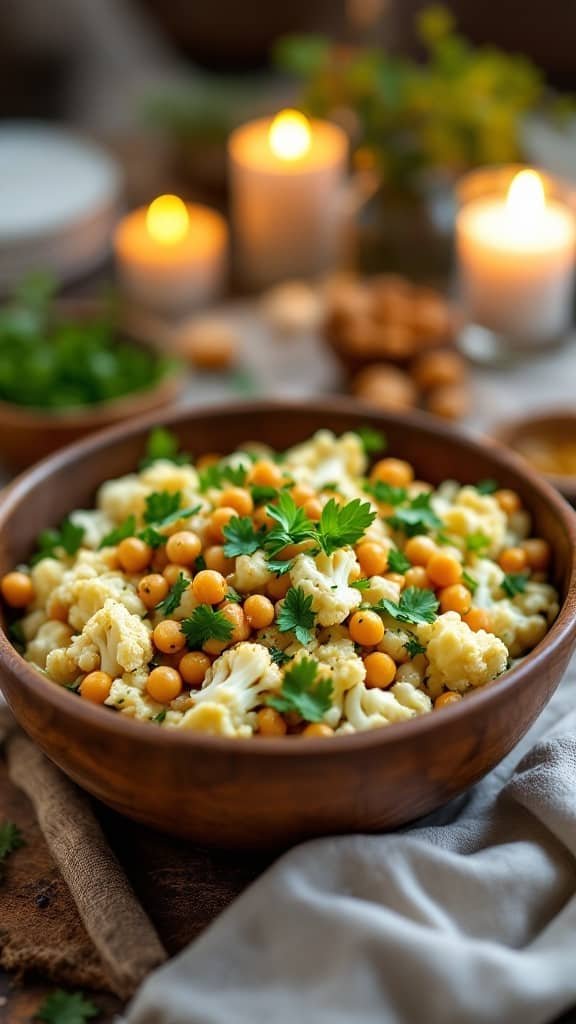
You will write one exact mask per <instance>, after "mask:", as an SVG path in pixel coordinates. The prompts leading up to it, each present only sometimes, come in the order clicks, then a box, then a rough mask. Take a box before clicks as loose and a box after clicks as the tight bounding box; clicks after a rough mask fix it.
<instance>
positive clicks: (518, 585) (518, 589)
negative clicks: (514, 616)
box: [501, 572, 530, 597]
mask: <svg viewBox="0 0 576 1024" xmlns="http://www.w3.org/2000/svg"><path fill="white" fill-rule="evenodd" d="M529 578H530V573H529V572H509V573H506V575H505V577H504V579H503V580H502V583H501V587H502V590H503V591H504V593H505V594H507V595H508V597H516V595H517V594H523V593H524V591H525V590H526V584H527V583H528V580H529Z"/></svg>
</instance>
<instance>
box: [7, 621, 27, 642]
mask: <svg viewBox="0 0 576 1024" xmlns="http://www.w3.org/2000/svg"><path fill="white" fill-rule="evenodd" d="M8 636H9V637H10V640H11V641H12V643H13V644H14V647H17V648H18V649H19V650H24V648H25V647H26V637H25V636H24V629H23V627H22V621H21V619H18V621H17V622H11V623H10V625H9V626H8Z"/></svg>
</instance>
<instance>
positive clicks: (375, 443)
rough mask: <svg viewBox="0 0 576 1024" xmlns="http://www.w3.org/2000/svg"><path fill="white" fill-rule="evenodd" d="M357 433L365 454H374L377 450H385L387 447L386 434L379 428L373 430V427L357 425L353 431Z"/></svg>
mask: <svg viewBox="0 0 576 1024" xmlns="http://www.w3.org/2000/svg"><path fill="white" fill-rule="evenodd" d="M354 433H355V434H358V437H359V438H360V441H361V443H362V447H363V449H364V453H365V455H376V454H377V453H379V452H385V451H386V448H387V447H388V441H387V440H386V435H385V434H383V433H382V431H381V430H375V429H374V428H373V427H367V426H366V427H358V430H355V431H354Z"/></svg>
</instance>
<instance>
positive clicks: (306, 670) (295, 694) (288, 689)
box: [267, 658, 333, 722]
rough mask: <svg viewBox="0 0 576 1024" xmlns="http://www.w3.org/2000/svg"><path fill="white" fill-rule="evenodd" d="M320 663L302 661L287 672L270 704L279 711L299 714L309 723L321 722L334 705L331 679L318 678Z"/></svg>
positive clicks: (303, 659)
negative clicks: (278, 691)
mask: <svg viewBox="0 0 576 1024" xmlns="http://www.w3.org/2000/svg"><path fill="white" fill-rule="evenodd" d="M317 675H318V662H317V661H314V659H313V658H302V659H301V660H300V661H298V662H297V663H296V664H295V665H293V666H292V668H289V669H287V670H286V673H285V675H284V679H283V680H282V689H281V691H280V693H279V694H277V695H274V696H272V697H268V701H267V703H268V704H269V705H270V706H271V707H273V708H276V710H277V711H282V712H290V711H296V712H297V714H299V715H300V716H301V717H302V718H303V719H305V721H307V722H321V721H322V719H323V718H324V715H325V714H326V712H327V711H329V710H330V708H331V706H332V700H331V698H332V691H333V687H332V680H331V679H319V680H318V679H317Z"/></svg>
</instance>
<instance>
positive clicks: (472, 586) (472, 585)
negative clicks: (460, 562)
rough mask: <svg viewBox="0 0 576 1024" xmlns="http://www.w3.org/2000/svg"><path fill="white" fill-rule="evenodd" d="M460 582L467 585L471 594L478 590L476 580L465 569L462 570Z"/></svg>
mask: <svg viewBox="0 0 576 1024" xmlns="http://www.w3.org/2000/svg"><path fill="white" fill-rule="evenodd" d="M462 582H463V583H464V585H465V586H466V587H468V590H469V591H470V593H471V594H475V593H476V591H477V590H478V580H477V579H475V578H474V576H471V575H470V573H469V572H468V570H467V569H463V571H462Z"/></svg>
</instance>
